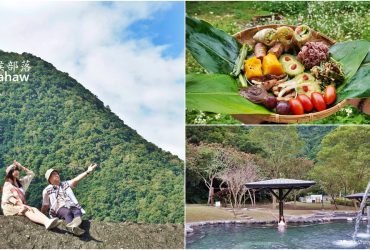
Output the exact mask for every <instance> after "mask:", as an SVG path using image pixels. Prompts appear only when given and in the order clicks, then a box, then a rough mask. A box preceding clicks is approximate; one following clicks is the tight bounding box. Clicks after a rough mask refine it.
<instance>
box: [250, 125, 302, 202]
mask: <svg viewBox="0 0 370 250" xmlns="http://www.w3.org/2000/svg"><path fill="white" fill-rule="evenodd" d="M248 138H249V140H250V141H251V142H252V143H253V144H254V145H256V146H257V147H259V148H260V149H261V151H260V152H258V153H257V154H258V155H260V156H261V158H262V161H261V164H262V165H261V168H262V169H261V170H262V171H263V174H264V176H266V177H267V178H271V179H276V178H286V177H288V173H289V168H288V167H287V166H288V162H289V161H291V160H292V159H294V158H296V157H297V156H298V155H299V154H300V153H301V152H302V150H303V146H304V143H303V141H302V140H301V139H300V138H299V135H298V132H297V128H296V127H295V126H274V127H270V126H269V127H255V128H253V129H252V130H251V131H250V133H249V137H248ZM272 200H273V208H275V206H276V199H275V197H274V196H273V197H272Z"/></svg>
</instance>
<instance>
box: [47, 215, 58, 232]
mask: <svg viewBox="0 0 370 250" xmlns="http://www.w3.org/2000/svg"><path fill="white" fill-rule="evenodd" d="M59 223H60V222H59V220H58V219H57V218H54V219H49V220H48V221H47V222H46V224H45V228H46V229H47V230H49V229H53V228H55V227H57V226H58V225H59Z"/></svg>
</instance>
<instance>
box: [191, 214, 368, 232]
mask: <svg viewBox="0 0 370 250" xmlns="http://www.w3.org/2000/svg"><path fill="white" fill-rule="evenodd" d="M354 218H355V216H353V215H348V216H341V217H338V216H330V217H322V218H309V217H308V218H291V219H289V221H288V224H290V223H293V224H319V223H325V222H335V221H353V220H354ZM362 220H364V221H366V220H367V218H363V219H362ZM276 223H277V221H276V220H253V219H252V220H214V221H197V222H189V223H186V224H185V232H186V234H189V233H192V232H193V231H194V229H193V227H202V226H207V225H216V224H248V225H253V224H255V225H269V224H276Z"/></svg>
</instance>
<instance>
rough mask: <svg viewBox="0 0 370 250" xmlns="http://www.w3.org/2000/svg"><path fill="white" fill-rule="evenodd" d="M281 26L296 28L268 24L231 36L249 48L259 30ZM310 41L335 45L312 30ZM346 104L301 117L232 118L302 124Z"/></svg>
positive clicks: (248, 121) (269, 115) (317, 118)
mask: <svg viewBox="0 0 370 250" xmlns="http://www.w3.org/2000/svg"><path fill="white" fill-rule="evenodd" d="M282 26H288V27H290V28H292V29H293V30H294V29H295V28H296V26H293V25H280V24H270V25H261V26H256V27H253V28H249V29H246V30H243V31H240V32H238V33H236V34H234V35H233V37H234V38H235V39H236V40H238V41H239V42H240V43H241V44H248V45H250V46H254V45H255V44H256V41H255V40H254V39H253V36H254V35H255V34H256V33H257V32H258V31H260V30H263V29H267V28H273V29H276V28H279V27H282ZM310 41H314V42H322V43H324V44H326V45H327V46H329V47H330V46H332V45H334V44H335V41H334V40H333V39H331V38H329V37H328V36H325V35H323V34H321V33H319V32H316V31H314V30H312V38H311V40H310ZM346 104H347V101H346V100H343V101H341V102H339V103H337V104H336V105H334V106H332V107H330V108H328V109H325V110H323V111H319V112H314V113H308V114H302V115H279V114H266V115H251V114H248V115H246V114H245V115H244V114H234V115H233V117H234V118H235V119H237V120H239V121H241V122H243V123H253V122H255V123H259V122H261V121H266V122H273V123H304V122H312V121H316V120H320V119H323V118H325V117H328V116H330V115H332V114H334V113H336V112H338V111H339V110H340V109H341V108H343V107H344V106H345V105H346Z"/></svg>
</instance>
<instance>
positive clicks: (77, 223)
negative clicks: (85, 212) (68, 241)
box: [67, 217, 82, 227]
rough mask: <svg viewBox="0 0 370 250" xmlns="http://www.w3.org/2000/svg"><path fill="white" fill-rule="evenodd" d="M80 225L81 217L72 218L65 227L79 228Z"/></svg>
mask: <svg viewBox="0 0 370 250" xmlns="http://www.w3.org/2000/svg"><path fill="white" fill-rule="evenodd" d="M81 223H82V219H81V217H76V218H74V219H73V220H72V221H71V222H70V223H68V224H67V226H70V227H79V226H80V225H81Z"/></svg>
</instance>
